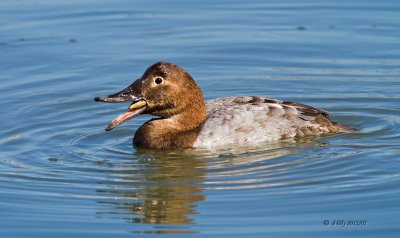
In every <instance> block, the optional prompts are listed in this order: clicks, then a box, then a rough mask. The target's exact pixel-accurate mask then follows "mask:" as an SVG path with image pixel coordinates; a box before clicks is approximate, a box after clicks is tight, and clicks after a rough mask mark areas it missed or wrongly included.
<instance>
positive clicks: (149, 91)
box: [95, 62, 355, 149]
mask: <svg viewBox="0 0 400 238" xmlns="http://www.w3.org/2000/svg"><path fill="white" fill-rule="evenodd" d="M95 101H102V102H111V103H116V102H127V101H130V102H132V103H131V104H130V106H129V110H128V111H127V112H125V113H123V114H121V115H119V116H118V117H117V118H115V119H114V120H113V121H111V122H110V124H109V125H108V126H107V127H106V131H110V130H112V129H113V128H115V127H116V126H118V125H120V124H122V123H124V122H125V121H127V120H129V119H131V118H133V117H135V116H137V115H139V114H151V115H154V116H157V117H158V118H154V119H151V120H149V121H148V122H146V123H145V124H143V125H142V126H140V127H139V129H138V130H137V131H136V133H135V136H134V138H133V143H134V145H136V146H139V147H144V148H151V149H176V148H219V147H225V146H229V145H253V144H257V143H265V142H272V141H279V140H283V139H292V138H298V137H303V136H307V135H323V134H335V133H347V132H354V131H355V130H354V129H351V128H349V127H346V126H343V125H340V124H338V123H336V122H333V121H332V120H330V119H329V118H328V112H327V111H324V110H322V109H319V108H315V107H311V106H307V105H304V104H300V103H295V102H286V101H280V100H276V99H270V98H264V97H255V96H248V97H226V98H218V99H215V100H210V101H207V102H205V101H204V98H203V93H202V91H201V90H200V88H199V87H198V86H197V84H196V83H195V81H194V80H193V78H192V77H191V76H190V75H189V73H188V72H186V71H185V70H184V69H182V68H180V67H179V66H177V65H175V64H171V63H166V62H158V63H155V64H153V65H151V66H150V67H149V68H148V69H147V70H146V71H145V72H144V74H143V76H142V77H141V78H139V79H138V80H136V81H134V82H133V83H132V84H131V85H129V86H128V87H127V88H125V89H123V90H122V91H120V92H118V93H116V94H112V95H109V96H106V97H96V98H95Z"/></svg>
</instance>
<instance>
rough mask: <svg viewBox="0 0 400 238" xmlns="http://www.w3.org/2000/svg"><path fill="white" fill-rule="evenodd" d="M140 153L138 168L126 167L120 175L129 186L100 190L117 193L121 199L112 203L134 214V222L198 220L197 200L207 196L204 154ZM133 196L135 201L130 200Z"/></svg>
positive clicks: (184, 221) (181, 222) (167, 222)
mask: <svg viewBox="0 0 400 238" xmlns="http://www.w3.org/2000/svg"><path fill="white" fill-rule="evenodd" d="M137 157H138V158H139V159H138V161H137V165H134V166H135V167H136V168H128V169H127V170H122V171H121V174H120V176H119V177H122V178H123V180H124V183H123V184H126V187H120V186H118V189H111V190H108V191H105V190H102V191H99V190H98V192H106V193H110V192H111V193H113V194H114V195H113V196H115V193H117V196H116V197H118V200H116V201H112V202H111V203H113V204H114V205H115V206H116V207H118V210H119V213H126V210H127V211H129V213H130V214H131V215H133V216H131V215H130V216H129V217H130V218H128V219H129V220H130V221H132V222H134V223H145V224H187V223H194V221H193V220H192V219H191V218H189V216H190V215H192V214H196V202H200V201H203V200H204V194H203V188H202V187H201V184H202V183H203V180H204V178H205V176H206V175H205V167H206V164H205V160H204V158H199V157H196V156H193V155H190V154H186V153H175V154H173V153H167V152H149V151H146V150H144V151H140V150H139V151H138V152H137ZM130 166H131V167H132V164H131V165H130ZM126 181H131V183H129V182H128V183H126ZM132 186H133V187H132ZM132 200H135V202H127V201H132ZM119 201H120V202H119ZM121 208H123V209H124V210H125V212H121ZM113 213H115V211H114V212H113ZM124 219H126V217H125V218H124Z"/></svg>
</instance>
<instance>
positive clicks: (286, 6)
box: [0, 0, 400, 237]
mask: <svg viewBox="0 0 400 238" xmlns="http://www.w3.org/2000/svg"><path fill="white" fill-rule="evenodd" d="M159 60H164V61H171V62H174V63H177V64H179V65H181V66H182V67H184V68H185V69H187V70H188V71H189V72H190V73H191V74H192V75H193V76H194V78H195V79H196V80H197V82H198V84H199V85H200V86H201V87H202V89H203V91H204V94H205V95H206V97H207V99H212V98H216V97H223V96H231V95H259V96H267V97H273V98H279V99H283V100H292V101H298V102H301V103H305V104H310V105H313V106H317V107H321V108H324V109H326V110H328V111H331V112H332V113H333V118H334V119H335V120H336V121H339V122H341V123H344V124H347V125H349V126H352V127H355V128H358V129H359V130H360V132H359V133H354V134H348V135H339V136H334V137H323V138H315V139H308V140H301V141H296V142H293V143H281V144H266V145H263V146H261V147H258V148H239V147H238V148H236V149H235V150H226V151H170V152H156V151H149V150H143V149H139V148H132V145H131V140H132V136H133V132H134V131H135V129H136V128H137V127H138V126H139V125H141V124H142V123H143V122H145V121H146V120H148V119H149V117H147V116H141V117H138V118H135V119H134V120H131V121H130V122H128V123H126V124H124V125H123V126H120V127H118V128H117V129H115V130H114V131H112V132H105V131H104V127H105V126H106V124H107V122H108V121H110V120H111V119H112V118H114V117H115V116H116V115H117V114H119V113H120V112H122V111H125V110H126V105H109V104H99V103H95V102H94V101H93V97H94V96H97V95H104V94H109V93H112V92H115V91H117V90H119V89H122V88H123V87H124V86H127V85H128V84H129V83H130V82H131V81H132V80H134V79H136V78H138V77H139V76H140V75H141V74H142V72H143V70H144V69H145V68H146V67H147V66H148V65H149V64H151V63H154V62H155V61H159ZM0 72H1V74H0V103H1V105H0V106H1V107H0V110H1V111H0V112H1V114H0V117H1V127H0V151H1V152H0V188H1V189H0V219H1V222H0V234H1V237H71V236H73V235H79V236H80V237H94V236H96V237H136V236H138V235H140V234H185V235H184V236H188V237H190V236H198V237H205V236H208V237H234V236H236V237H243V236H252V237H266V236H267V235H270V236H271V237H294V236H296V237H297V236H300V237H321V236H324V237H327V236H329V237H338V236H340V237H357V236H360V237H361V236H362V237H377V236H378V235H379V236H384V237H395V236H396V234H397V235H398V233H399V232H400V228H399V224H398V222H399V220H400V200H399V196H400V187H399V175H400V173H399V169H400V166H399V162H400V146H399V139H400V123H399V120H400V106H399V105H400V100H399V99H400V2H399V1H396V0H392V1H362V2H361V1H355V0H353V1H334V3H333V2H329V1H218V2H216V1H197V2H188V1H169V2H168V3H166V2H163V1H153V2H151V3H150V2H148V1H127V0H126V1H123V0H121V1H105V0H103V1H91V0H84V1H49V0H37V1H33V0H20V1H7V0H6V1H1V2H0ZM341 220H344V221H345V222H348V221H362V222H363V223H362V224H361V223H360V224H359V225H349V223H347V224H348V225H347V226H345V227H343V225H342V224H341V223H340V221H341ZM324 222H325V223H326V224H324Z"/></svg>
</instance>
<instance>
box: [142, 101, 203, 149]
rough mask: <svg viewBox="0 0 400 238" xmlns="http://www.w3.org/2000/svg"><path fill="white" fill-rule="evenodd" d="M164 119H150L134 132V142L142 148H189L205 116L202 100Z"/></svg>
mask: <svg viewBox="0 0 400 238" xmlns="http://www.w3.org/2000/svg"><path fill="white" fill-rule="evenodd" d="M197 104H198V105H196V106H195V105H190V106H188V107H187V110H183V111H182V112H181V113H179V114H176V115H173V116H172V117H168V118H164V119H156V120H150V121H148V122H147V123H145V124H144V125H142V126H141V127H140V128H139V129H138V131H137V132H136V134H135V137H134V144H135V145H137V146H140V147H144V148H156V149H174V148H191V147H192V145H193V143H194V142H195V140H196V138H197V134H198V133H199V132H200V129H201V125H202V123H203V122H204V121H205V120H206V118H207V112H206V106H205V103H204V101H202V102H201V105H200V103H199V102H197Z"/></svg>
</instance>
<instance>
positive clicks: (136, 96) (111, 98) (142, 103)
mask: <svg viewBox="0 0 400 238" xmlns="http://www.w3.org/2000/svg"><path fill="white" fill-rule="evenodd" d="M135 86H136V85H135V83H133V84H131V85H129V86H128V87H126V88H125V89H123V90H121V91H119V92H118V93H115V94H111V95H108V96H105V97H96V98H95V99H94V100H95V101H96V102H108V103H120V102H132V103H131V105H130V106H129V109H128V111H127V112H124V113H122V114H121V115H119V116H118V117H116V118H115V119H114V120H112V121H111V122H110V123H109V124H108V126H107V127H106V128H105V130H106V131H111V130H112V129H114V128H115V127H117V126H119V125H121V124H122V123H124V122H126V121H128V120H129V119H132V118H134V117H135V116H137V115H140V114H142V113H144V112H145V111H146V108H147V102H146V100H145V99H144V98H143V97H142V96H140V93H137V87H135Z"/></svg>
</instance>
